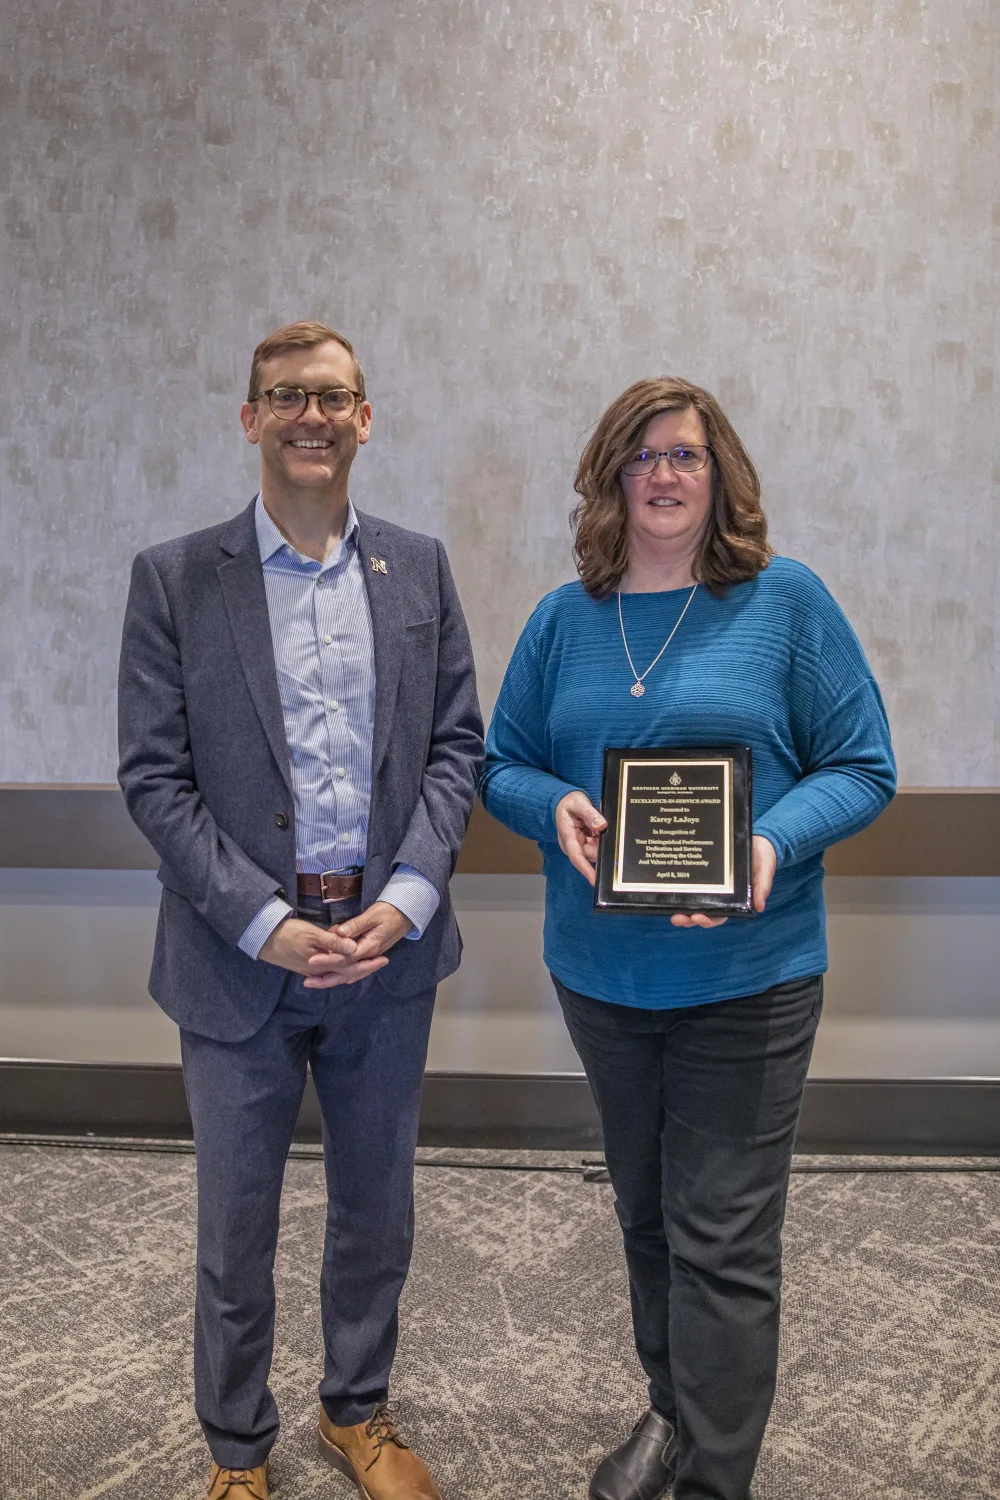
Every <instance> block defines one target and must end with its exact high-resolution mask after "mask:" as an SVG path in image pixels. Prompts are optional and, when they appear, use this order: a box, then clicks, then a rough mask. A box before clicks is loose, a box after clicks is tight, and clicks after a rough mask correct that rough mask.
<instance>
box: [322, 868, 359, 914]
mask: <svg viewBox="0 0 1000 1500" xmlns="http://www.w3.org/2000/svg"><path fill="white" fill-rule="evenodd" d="M357 873H358V872H357V871H356V870H351V871H345V870H324V871H323V873H322V875H320V877H319V899H320V900H321V901H322V902H323V903H324V905H326V906H334V905H336V903H337V902H340V901H349V900H350V899H351V898H350V896H328V895H327V884H326V883H327V881H328V880H350V879H351V878H352V877H353V876H354V875H356V874H357Z"/></svg>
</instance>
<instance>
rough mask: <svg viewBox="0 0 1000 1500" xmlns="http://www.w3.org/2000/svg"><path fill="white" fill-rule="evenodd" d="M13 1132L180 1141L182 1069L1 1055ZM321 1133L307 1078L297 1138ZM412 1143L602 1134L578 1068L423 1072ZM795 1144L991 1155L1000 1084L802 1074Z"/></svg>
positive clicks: (532, 1144) (545, 1143) (183, 1126)
mask: <svg viewBox="0 0 1000 1500" xmlns="http://www.w3.org/2000/svg"><path fill="white" fill-rule="evenodd" d="M18 1132H21V1133H25V1134H28V1133H30V1134H38V1135H48V1134H62V1135H88V1134H90V1135H95V1136H111V1137H114V1136H141V1137H154V1138H164V1139H167V1138H172V1139H180V1138H189V1137H190V1135H191V1121H190V1117H189V1115H188V1110H187V1103H186V1100H185V1097H184V1085H183V1081H182V1079H181V1071H180V1068H179V1067H169V1066H150V1065H146V1064H134V1065H130V1064H103V1063H65V1062H48V1061H33V1060H23V1059H16V1058H15V1059H10V1058H8V1059H0V1133H4V1134H14V1133H18ZM320 1137H321V1126H320V1115H319V1104H318V1101H317V1099H316V1094H315V1091H314V1089H313V1086H312V1080H311V1079H310V1080H309V1083H308V1086H307V1089H306V1095H305V1099H304V1100H303V1104H302V1111H301V1114H300V1116H299V1122H298V1127H297V1130H296V1139H297V1140H300V1141H318V1140H319V1139H320ZM420 1141H421V1144H422V1145H424V1146H466V1147H472V1146H493V1147H506V1148H509V1149H514V1148H535V1149H546V1150H556V1149H565V1150H573V1151H595V1150H599V1149H600V1145H601V1130H600V1124H599V1121H598V1118H597V1111H596V1109H595V1108H594V1103H593V1099H592V1098H591V1095H590V1090H589V1088H588V1086H587V1082H586V1079H585V1078H583V1077H580V1076H578V1075H576V1074H492V1073H428V1074H427V1076H426V1079H425V1084H424V1100H423V1109H422V1111H421V1124H420ZM797 1148H798V1150H799V1151H801V1152H823V1153H830V1154H835V1155H836V1154H841V1153H849V1154H859V1153H871V1154H873V1155H883V1154H888V1155H924V1154H926V1155H997V1154H1000V1079H993V1078H916V1079H857V1078H817V1079H811V1080H810V1081H809V1083H808V1084H807V1085H806V1095H805V1101H804V1103H803V1108H802V1118H801V1121H800V1125H799V1135H798V1142H797Z"/></svg>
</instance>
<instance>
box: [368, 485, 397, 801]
mask: <svg viewBox="0 0 1000 1500" xmlns="http://www.w3.org/2000/svg"><path fill="white" fill-rule="evenodd" d="M380 531H381V527H380V526H379V523H378V520H377V519H376V518H375V517H374V516H367V515H364V514H362V512H361V511H358V553H359V557H360V561H361V566H362V569H363V570H364V575H365V588H366V589H367V591H368V603H369V606H370V607H371V615H372V635H373V637H374V642H375V725H374V728H373V731H372V781H373V783H374V780H375V776H376V774H377V773H378V769H379V766H380V765H381V764H382V760H383V757H384V756H385V752H386V749H387V748H388V745H389V734H390V731H391V729H392V719H393V714H394V713H395V710H396V696H397V692H398V689H399V673H400V669H401V667H402V663H403V626H404V618H403V617H404V607H403V601H404V599H405V597H406V596H405V590H404V588H403V579H402V578H399V577H397V576H396V574H395V572H394V558H393V555H392V550H391V547H390V546H389V544H388V542H387V541H386V540H385V539H383V538H381V537H380ZM373 559H374V561H375V563H376V564H378V563H384V564H385V569H386V570H385V572H384V573H383V572H382V571H381V569H376V567H375V566H373V561H372V560H373Z"/></svg>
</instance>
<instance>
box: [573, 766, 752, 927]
mask: <svg viewBox="0 0 1000 1500" xmlns="http://www.w3.org/2000/svg"><path fill="white" fill-rule="evenodd" d="M752 793H753V768H752V758H751V754H750V750H749V748H748V747H747V746H745V745H694V746H676V745H674V746H668V747H667V748H664V749H660V750H648V749H642V750H615V749H608V750H605V752H604V788H603V795H602V799H601V811H602V812H603V813H604V816H605V817H606V818H607V820H608V827H607V829H606V831H605V832H604V833H603V834H602V835H601V840H600V845H599V848H598V855H597V885H596V887H595V890H594V909H595V911H611V912H637V913H643V914H644V915H646V916H649V915H651V914H652V913H654V912H665V913H667V914H668V915H670V914H672V913H673V912H694V911H703V912H706V913H707V914H709V915H711V916H726V917H739V916H750V915H751V914H752V911H753V891H752V887H751V844H752V831H753V830H752V801H753V796H752Z"/></svg>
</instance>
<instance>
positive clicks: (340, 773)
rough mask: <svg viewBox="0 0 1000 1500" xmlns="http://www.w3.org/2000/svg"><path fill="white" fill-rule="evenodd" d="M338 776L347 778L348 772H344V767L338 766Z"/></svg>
mask: <svg viewBox="0 0 1000 1500" xmlns="http://www.w3.org/2000/svg"><path fill="white" fill-rule="evenodd" d="M337 775H338V776H346V775H347V772H346V771H345V770H344V768H343V766H338V767H337Z"/></svg>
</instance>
